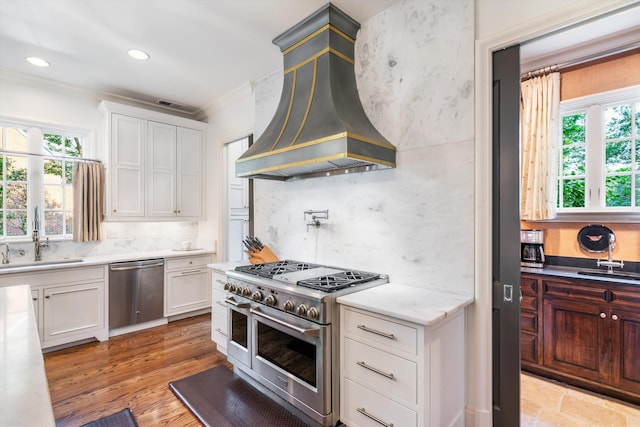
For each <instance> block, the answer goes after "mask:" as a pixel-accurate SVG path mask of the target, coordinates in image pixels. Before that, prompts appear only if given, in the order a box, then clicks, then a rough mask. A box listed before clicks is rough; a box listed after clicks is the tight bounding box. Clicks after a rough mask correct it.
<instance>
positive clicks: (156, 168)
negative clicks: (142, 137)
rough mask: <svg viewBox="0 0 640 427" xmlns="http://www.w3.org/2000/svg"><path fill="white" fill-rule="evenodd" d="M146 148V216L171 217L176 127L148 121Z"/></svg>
mask: <svg viewBox="0 0 640 427" xmlns="http://www.w3.org/2000/svg"><path fill="white" fill-rule="evenodd" d="M147 146H148V148H147V152H148V161H147V215H149V216H154V217H163V216H164V217H175V216H176V214H177V208H176V127H175V126H171V125H167V124H164V123H158V122H152V121H149V122H148V124H147Z"/></svg>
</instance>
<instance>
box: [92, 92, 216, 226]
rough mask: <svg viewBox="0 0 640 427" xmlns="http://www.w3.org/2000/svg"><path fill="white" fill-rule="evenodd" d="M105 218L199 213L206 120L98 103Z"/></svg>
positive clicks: (186, 217) (189, 218)
mask: <svg viewBox="0 0 640 427" xmlns="http://www.w3.org/2000/svg"><path fill="white" fill-rule="evenodd" d="M100 110H101V111H102V113H103V114H104V116H105V120H106V137H105V141H106V142H107V144H108V148H107V150H105V151H106V152H107V153H108V159H107V161H106V164H107V177H108V178H107V183H108V192H107V195H108V197H107V203H106V205H107V209H106V212H105V214H106V216H107V218H109V219H111V220H126V221H136V220H138V221H162V220H171V221H176V220H185V221H197V220H201V219H203V217H204V213H203V206H204V203H203V199H204V185H203V180H204V173H203V169H204V166H203V165H204V154H205V147H204V141H205V130H206V127H207V124H206V123H202V122H198V121H195V120H189V119H185V118H181V117H175V116H171V115H168V114H163V113H158V112H155V111H149V110H144V109H141V108H136V107H130V106H127V105H122V104H116V103H113V102H108V101H103V102H102V103H101V104H100Z"/></svg>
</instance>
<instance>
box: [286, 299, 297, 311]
mask: <svg viewBox="0 0 640 427" xmlns="http://www.w3.org/2000/svg"><path fill="white" fill-rule="evenodd" d="M294 308H296V305H295V304H294V303H292V302H291V300H287V302H285V303H284V311H293V309H294Z"/></svg>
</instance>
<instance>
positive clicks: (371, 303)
mask: <svg viewBox="0 0 640 427" xmlns="http://www.w3.org/2000/svg"><path fill="white" fill-rule="evenodd" d="M337 301H338V303H340V304H343V305H347V306H350V307H355V308H360V309H362V310H367V311H371V312H373V313H378V314H383V315H386V316H391V317H394V318H396V319H400V320H406V321H408V322H413V323H417V324H420V325H426V326H428V325H433V324H435V323H437V322H439V321H441V320H442V319H444V318H445V317H447V316H450V315H452V314H454V313H456V312H458V311H460V310H463V309H464V308H465V307H466V306H467V305H469V304H471V303H472V302H473V297H471V296H469V297H467V296H461V295H455V294H448V293H445V292H440V291H434V290H429V289H422V288H416V287H413V286H407V285H399V284H395V283H387V284H385V285H381V286H376V287H374V288H369V289H365V290H362V291H359V292H353V293H351V294H348V295H345V296H341V297H338V299H337Z"/></svg>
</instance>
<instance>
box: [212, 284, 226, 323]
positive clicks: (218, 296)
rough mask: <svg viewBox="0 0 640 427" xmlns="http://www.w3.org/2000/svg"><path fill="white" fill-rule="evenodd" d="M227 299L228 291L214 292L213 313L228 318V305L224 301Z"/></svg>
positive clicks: (217, 290) (216, 290)
mask: <svg viewBox="0 0 640 427" xmlns="http://www.w3.org/2000/svg"><path fill="white" fill-rule="evenodd" d="M226 297H227V292H226V291H221V290H219V289H214V290H213V306H212V308H213V312H214V313H220V314H224V315H225V316H226V313H227V305H226V304H225V302H224V300H225V298H226Z"/></svg>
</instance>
